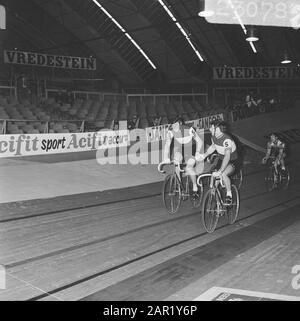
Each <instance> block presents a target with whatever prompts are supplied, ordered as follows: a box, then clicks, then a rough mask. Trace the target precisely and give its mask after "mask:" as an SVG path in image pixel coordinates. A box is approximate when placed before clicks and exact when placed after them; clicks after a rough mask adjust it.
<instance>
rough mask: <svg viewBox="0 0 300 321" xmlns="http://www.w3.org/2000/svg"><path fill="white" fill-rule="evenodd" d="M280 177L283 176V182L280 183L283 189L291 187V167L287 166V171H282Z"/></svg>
mask: <svg viewBox="0 0 300 321" xmlns="http://www.w3.org/2000/svg"><path fill="white" fill-rule="evenodd" d="M280 177H281V179H280V180H281V182H280V185H281V187H282V188H283V189H287V188H288V187H289V184H290V172H289V169H288V168H287V167H286V168H285V171H284V172H282V171H281V173H280Z"/></svg>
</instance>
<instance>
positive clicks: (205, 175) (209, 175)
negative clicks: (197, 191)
mask: <svg viewBox="0 0 300 321" xmlns="http://www.w3.org/2000/svg"><path fill="white" fill-rule="evenodd" d="M212 176H213V174H211V173H209V174H202V175H199V176H198V178H197V185H199V186H200V180H201V178H203V177H212ZM214 178H215V179H216V178H217V177H214ZM219 178H220V182H221V185H222V187H225V185H224V182H223V179H222V177H219Z"/></svg>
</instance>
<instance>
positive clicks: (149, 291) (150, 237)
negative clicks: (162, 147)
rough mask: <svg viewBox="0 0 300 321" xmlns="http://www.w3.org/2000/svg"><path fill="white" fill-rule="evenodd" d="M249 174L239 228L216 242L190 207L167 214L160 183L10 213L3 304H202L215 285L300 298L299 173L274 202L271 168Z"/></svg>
mask: <svg viewBox="0 0 300 321" xmlns="http://www.w3.org/2000/svg"><path fill="white" fill-rule="evenodd" d="M244 171H245V179H244V185H243V187H242V190H241V209H240V214H239V218H238V222H237V223H236V224H234V225H232V226H228V225H227V224H226V221H225V220H221V222H220V223H219V226H218V228H217V230H216V231H215V232H214V233H213V234H210V235H208V234H206V233H205V232H204V229H203V226H202V222H201V213H200V211H199V210H198V209H193V208H191V205H190V203H189V202H188V201H187V202H184V203H183V205H182V208H181V209H180V211H179V212H178V213H177V214H175V215H170V214H168V213H167V212H166V211H165V209H164V208H163V205H162V201H161V195H160V192H161V187H162V183H161V182H159V183H152V184H146V185H142V186H137V187H131V188H126V189H120V190H111V191H104V192H94V193H84V194H78V195H70V196H61V197H56V198H50V199H43V200H31V201H23V202H13V203H6V204H1V205H0V230H1V232H0V238H1V248H0V264H1V265H3V266H4V267H5V269H6V276H7V280H6V290H1V291H0V300H169V299H172V300H193V299H194V298H196V297H197V296H199V295H200V294H201V293H203V292H204V291H206V290H207V289H209V288H210V287H212V286H216V285H217V286H228V287H235V288H242V289H246V290H258V291H264V292H266V291H270V292H275V293H284V294H287V295H299V293H297V291H295V290H294V289H293V288H292V287H291V285H290V284H291V282H290V281H291V278H292V276H291V275H290V274H289V273H290V269H291V268H292V266H293V265H294V264H296V263H297V262H299V257H300V256H299V254H300V253H299V252H300V251H299V248H298V246H297V242H298V244H299V233H298V232H297V231H298V230H299V226H300V221H299V219H300V216H299V214H298V213H299V209H300V180H299V178H297V176H298V177H299V175H298V174H299V173H300V169H299V168H298V165H297V163H295V164H294V166H293V167H292V169H291V173H292V176H293V179H292V181H291V186H290V188H289V190H288V191H274V192H272V193H268V192H267V191H266V189H265V186H264V173H265V169H264V168H263V167H262V166H260V165H251V166H250V165H249V166H246V167H245V170H244ZM278 280H279V281H281V282H278Z"/></svg>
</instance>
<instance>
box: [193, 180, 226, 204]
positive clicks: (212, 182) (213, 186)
mask: <svg viewBox="0 0 300 321" xmlns="http://www.w3.org/2000/svg"><path fill="white" fill-rule="evenodd" d="M204 177H209V178H210V183H209V188H210V189H213V190H214V192H215V193H216V195H217V199H218V202H220V203H221V205H222V207H224V201H223V198H222V195H221V192H220V189H219V188H218V185H219V184H221V186H222V188H225V184H224V182H223V179H222V178H221V177H220V178H217V177H215V176H213V174H202V175H199V176H198V179H197V184H198V185H199V186H200V185H201V183H200V181H201V179H202V178H204Z"/></svg>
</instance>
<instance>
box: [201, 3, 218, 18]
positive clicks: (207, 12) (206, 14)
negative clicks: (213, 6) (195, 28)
mask: <svg viewBox="0 0 300 321" xmlns="http://www.w3.org/2000/svg"><path fill="white" fill-rule="evenodd" d="M214 14H215V12H214V11H213V10H205V0H199V11H198V16H199V17H203V18H206V17H211V16H213V15H214Z"/></svg>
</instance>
